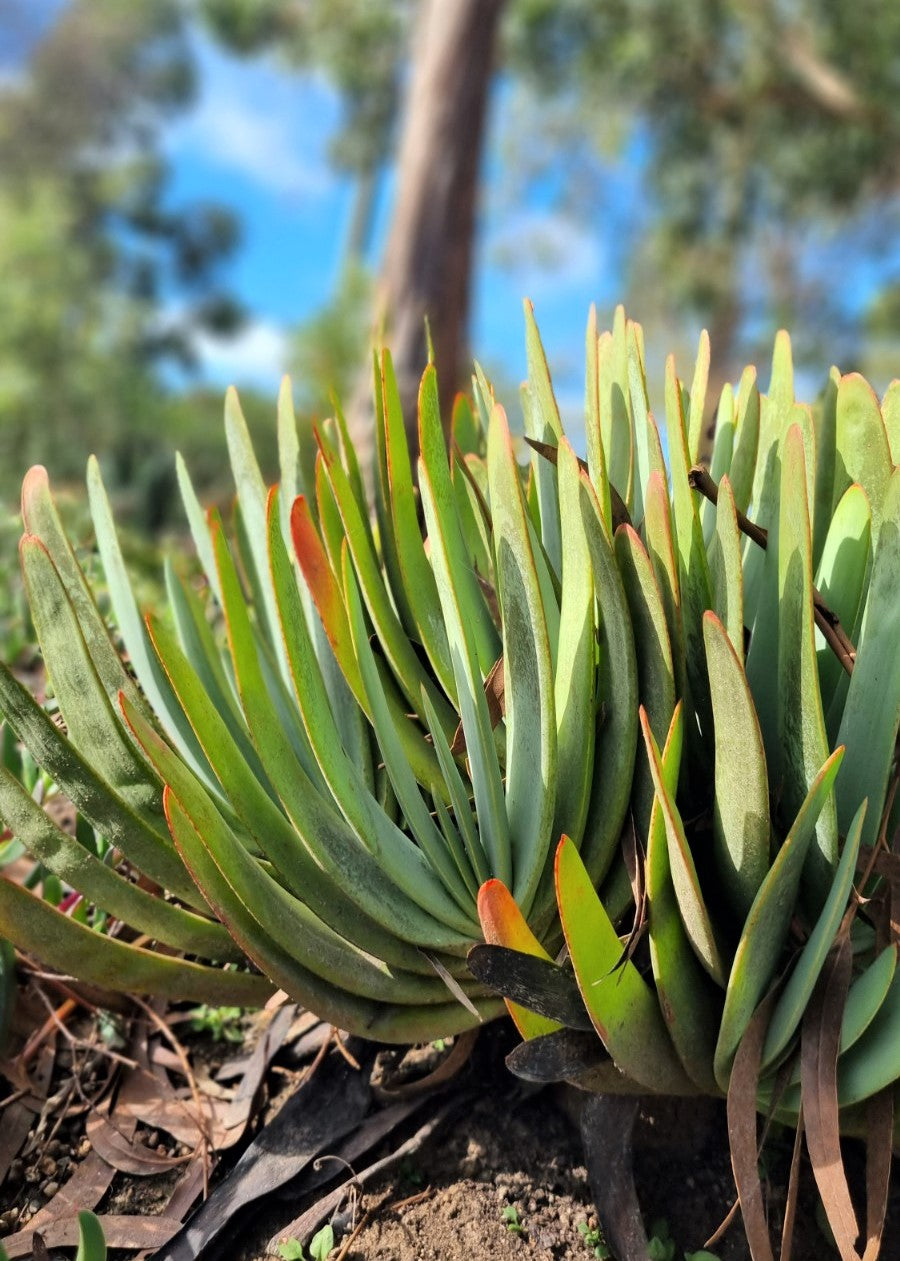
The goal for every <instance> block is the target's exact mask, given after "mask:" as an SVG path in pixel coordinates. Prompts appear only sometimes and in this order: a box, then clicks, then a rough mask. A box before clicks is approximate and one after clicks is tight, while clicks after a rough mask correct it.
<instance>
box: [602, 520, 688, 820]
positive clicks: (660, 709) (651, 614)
mask: <svg viewBox="0 0 900 1261" xmlns="http://www.w3.org/2000/svg"><path fill="white" fill-rule="evenodd" d="M615 553H616V561H617V562H618V566H619V573H620V574H621V575H622V586H623V587H624V590H625V598H626V600H627V601H628V609H629V612H630V614H631V626H632V630H633V632H634V647H635V656H636V659H637V671H638V697H639V699H640V703H641V705H643V707H644V709H645V710H646V712H647V715H648V717H649V720H650V726H651V728H652V730H653V732H654V734H655V735H656V737H657V740H664V739H665V735H666V732H667V731H668V729H669V723H670V722H671V721H672V714H673V712H674V709H675V676H674V672H673V667H672V650H671V647H670V645H669V633H668V630H667V628H666V615H665V610H664V608H663V603H662V597H661V596H660V594H659V587H658V586H657V585H656V577H655V575H654V573H653V566H652V564H651V562H650V557H649V556H648V555H647V552H646V550H645V549H644V545H643V543H642V542H641V540H640V536H639V535H638V534H637V533H636V531H635V530H633V529H632V528H631V526H628V525H624V526H619V528H618V530H617V531H616V536H615ZM653 798H654V792H653V780H652V778H651V776H650V773H649V769H648V767H647V763H646V762H645V761H644V759H643V758H638V760H637V764H636V766H635V771H634V785H633V788H632V797H631V799H632V808H633V810H634V812H635V819H636V822H637V826H638V834H639V835H640V836H642V837H643V836H646V835H647V832H648V830H649V827H650V812H651V810H652V808H653Z"/></svg>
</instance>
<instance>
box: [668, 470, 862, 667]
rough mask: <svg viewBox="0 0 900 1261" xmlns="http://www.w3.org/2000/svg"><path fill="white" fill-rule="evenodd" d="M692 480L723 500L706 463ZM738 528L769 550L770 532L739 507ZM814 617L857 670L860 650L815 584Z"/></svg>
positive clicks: (845, 664) (707, 495)
mask: <svg viewBox="0 0 900 1261" xmlns="http://www.w3.org/2000/svg"><path fill="white" fill-rule="evenodd" d="M688 482H689V484H690V486H691V489H692V490H696V491H698V492H699V493H700V494H701V495H702V496H703V498H704V499H708V500H709V502H710V503H711V504H712V505H713V506H715V505H716V504H717V503H718V501H719V487H718V485H717V484H716V482H715V481H714V480H713V478H712V477H711V476H710V474H709V472H708V471H707V470H706V469H705V468H704V467H703V465H702V464H695V465H694V466H693V468H691V469H690V470H689V472H688ZM735 516H736V518H737V524H738V529H739V530H740V531H741V533H742V534H746V536H747V538H748V539H752V541H753V542H754V543H756V544H757V545H758V546H759V547H761V548H762V549H763V551H765V550H766V547H767V546H768V542H769V535H768V531H767V530H764V529H763V528H762V526H760V525H757V524H756V522H755V521H751V520H750V518H749V517H748V516H746V515H745V513H743V512H741V510H740V509H739V508H735ZM812 593H813V616H814V618H815V620H816V626H818V628H819V630H820V631H821V632H822V637H823V639H824V640H825V642H826V643H827V644H828V646H829V648H830V649H831V650H832V652H833V653H834V655H835V656H836V657H837V659H838V661H839V662H840V663H841V665H842V666H843V667H844V669H845V670H846V671H847V673H848V674H852V673H853V666H854V664H855V662H856V649H855V647H854V646H853V643H852V641H851V639H850V637H849V635H848V634H847V632H846V631H845V630H844V628H843V626H842V625H841V619H840V618H839V617H838V615H837V613H835V612H834V610H833V609H830V608H829V607H828V605H827V604H826V603H825V601H824V600H823V598H822V595H821V592H820V591H819V590H818V588H816V587H813V589H812Z"/></svg>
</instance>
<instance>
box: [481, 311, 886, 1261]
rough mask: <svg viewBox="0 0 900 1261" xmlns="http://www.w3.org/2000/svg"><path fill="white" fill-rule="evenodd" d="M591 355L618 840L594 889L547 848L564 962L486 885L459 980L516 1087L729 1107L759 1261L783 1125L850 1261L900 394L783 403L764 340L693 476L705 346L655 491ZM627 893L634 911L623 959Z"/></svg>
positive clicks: (880, 949) (784, 387)
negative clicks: (610, 623) (763, 1149)
mask: <svg viewBox="0 0 900 1261" xmlns="http://www.w3.org/2000/svg"><path fill="white" fill-rule="evenodd" d="M598 358H599V368H600V372H599V379H600V383H601V385H600V389H601V402H600V406H599V408H595V409H593V411H592V408H591V407H590V406H589V408H588V417H589V427H588V457H589V458H588V472H587V473H586V474H584V473H583V474H582V478H581V483H580V488H579V494H580V497H581V507H582V513H583V518H584V521H585V523H586V528H588V529H590V528H591V527H592V525H593V522H594V520H595V517H596V515H597V514H596V502H597V500H599V501H600V502H601V503H602V502H603V500H604V496H605V494H606V480H607V478H609V479H610V481H611V482H612V484H614V485H617V486H618V487H619V488H620V489H621V490H622V491H623V498H624V500H625V505H626V507H627V508H628V510H629V512H630V514H631V522H625V523H623V524H621V525H619V526H618V528H616V530H615V533H614V535H613V536H612V537H607V539H606V544H607V546H608V548H609V550H610V551H611V554H612V556H613V557H614V559H615V567H614V568H609V569H608V570H604V568H603V565H602V564H601V563H599V562H600V558H599V556H598V554H597V551H596V549H594V551H593V552H592V557H593V562H594V563H593V574H594V581H595V590H596V596H597V600H598V603H599V605H600V608H601V617H602V616H603V615H604V612H603V611H604V610H605V609H606V608H607V607H609V606H613V607H618V604H619V602H620V593H619V588H620V587H621V588H622V589H623V590H624V593H625V599H626V602H627V606H628V621H629V630H628V634H629V637H630V640H631V643H632V644H633V654H634V661H635V667H634V668H635V669H636V673H637V679H638V685H637V691H638V697H639V701H640V709H639V722H640V746H641V751H640V753H639V755H638V762H637V766H636V768H635V773H634V777H633V786H632V792H631V803H630V819H631V822H632V825H633V826H632V827H631V828H628V829H626V832H625V835H624V836H623V855H624V861H623V862H622V863H619V864H617V865H616V866H615V867H614V869H613V871H614V875H613V876H612V878H610V879H608V880H607V884H606V886H605V887H601V888H600V890H599V892H598V891H597V890H596V889H595V886H594V881H593V879H592V877H591V874H590V873H589V872H588V871H586V870H585V868H584V865H583V863H582V861H581V859H580V857H579V854H578V849H577V846H575V845H573V844H572V843H570V841H569V840H568V838H565V837H563V839H562V840H561V841H560V843H559V846H558V849H557V853H556V890H557V897H558V905H559V912H560V918H561V922H562V927H563V930H564V934H565V944H566V952H565V954H566V959H565V962H564V963H561V964H557V963H555V962H553V961H552V959H551V958H550V955H549V953H548V952H547V951H546V949H544V948H543V944H542V943H541V942H539V941H538V939H537V938H536V937H535V936H534V935H533V934H532V933H531V931H530V929H529V928H528V927H527V925H526V924H525V922H524V921H523V919H522V917H521V916H520V914H519V912H518V908H517V907H516V904H515V900H514V898H513V897H511V896H510V894H509V892H508V890H507V889H506V888H505V887H504V886H503V885H502V883H500V882H497V881H494V882H491V883H489V884H486V885H485V886H484V887H483V889H482V891H481V895H480V909H481V914H482V922H483V925H484V928H485V936H486V940H487V941H488V942H489V943H493V944H492V945H487V946H482V947H478V948H476V949H475V951H474V952H473V954H472V956H471V966H472V969H473V971H474V972H475V973H476V975H478V976H480V977H482V979H485V980H487V981H490V982H491V983H493V984H494V985H495V987H496V988H498V989H499V990H500V991H501V992H503V993H505V994H506V995H507V998H508V1000H509V1003H510V1008H511V1010H512V1012H513V1015H514V1016H515V1018H516V1020H517V1023H518V1025H519V1028H520V1030H521V1031H522V1033H523V1034H524V1035H525V1037H526V1038H527V1039H529V1041H526V1042H525V1043H524V1044H523V1045H522V1046H521V1047H520V1048H518V1049H517V1051H515V1052H514V1053H513V1055H512V1056H511V1057H510V1063H511V1066H512V1067H513V1068H514V1070H516V1071H518V1072H520V1073H522V1074H523V1075H525V1076H529V1077H533V1078H537V1079H540V1080H548V1079H552V1078H556V1077H561V1078H566V1079H569V1080H572V1081H575V1082H576V1084H579V1085H581V1086H583V1087H585V1088H586V1089H589V1090H594V1091H601V1092H616V1093H622V1092H634V1093H661V1094H674V1095H680V1094H683V1095H693V1094H713V1095H715V1094H720V1095H725V1094H727V1095H728V1100H729V1113H730V1117H731V1122H732V1139H733V1144H735V1142H736V1137H735V1136H737V1135H740V1134H742V1133H743V1134H744V1135H746V1134H747V1133H751V1134H752V1135H753V1137H752V1138H750V1139H746V1140H745V1141H744V1149H743V1151H735V1170H736V1175H737V1178H738V1189H739V1192H740V1193H741V1195H742V1204H743V1206H744V1216H745V1221H746V1223H747V1226H748V1234H749V1235H750V1237H751V1243H752V1245H753V1247H754V1256H759V1257H762V1256H766V1255H769V1256H770V1255H771V1253H770V1252H769V1253H766V1251H765V1249H766V1248H767V1247H768V1235H767V1232H766V1229H765V1221H764V1219H763V1218H762V1217H761V1214H762V1208H761V1201H759V1200H757V1202H756V1203H755V1204H754V1203H752V1202H751V1201H753V1195H752V1187H751V1186H750V1185H749V1184H751V1183H752V1180H753V1178H755V1177H756V1138H755V1132H756V1131H755V1126H754V1125H751V1124H750V1122H749V1121H748V1117H747V1109H748V1107H749V1109H750V1117H751V1118H752V1114H753V1109H754V1107H756V1106H758V1107H759V1109H760V1110H761V1111H762V1112H764V1113H767V1114H770V1115H772V1116H774V1117H775V1118H776V1119H778V1120H782V1121H786V1122H788V1123H790V1124H794V1125H796V1124H797V1123H798V1118H799V1116H800V1112H801V1105H802V1111H803V1115H804V1118H805V1125H806V1130H807V1136H808V1137H807V1142H808V1146H809V1149H810V1154H811V1156H812V1160H813V1166H814V1169H815V1171H816V1175H817V1177H818V1178H819V1180H820V1185H821V1186H822V1189H823V1196H824V1198H825V1202H826V1207H827V1208H828V1212H829V1218H830V1220H831V1224H832V1228H833V1230H834V1233H835V1236H836V1238H837V1239H838V1242H839V1246H840V1248H841V1252H842V1256H844V1257H849V1256H852V1255H856V1254H855V1253H854V1252H853V1250H852V1249H853V1244H854V1241H855V1237H856V1235H857V1233H858V1231H857V1224H856V1220H855V1217H854V1214H853V1209H852V1204H851V1203H850V1200H849V1195H847V1194H846V1192H845V1188H844V1187H840V1188H839V1189H838V1193H835V1185H836V1184H835V1178H836V1174H835V1172H834V1171H835V1168H838V1169H839V1168H840V1149H839V1146H838V1132H839V1130H842V1131H844V1132H856V1133H870V1134H872V1135H873V1136H874V1135H875V1134H877V1135H878V1136H879V1142H880V1143H881V1145H882V1147H883V1146H884V1144H885V1143H886V1145H887V1148H888V1149H889V1147H890V1144H891V1141H892V1118H893V1097H894V1091H895V1089H896V1083H897V1081H898V1079H900V976H898V975H897V972H896V964H897V943H898V930H897V904H896V902H895V901H893V898H894V896H895V890H896V889H897V887H898V886H897V883H896V880H897V876H898V874H900V867H898V857H897V853H896V849H897V845H898V831H897V828H898V822H900V811H898V800H897V795H896V794H897V782H898V773H900V772H898V746H897V734H898V721H900V469H898V468H896V467H895V462H896V460H897V459H898V456H900V383H897V382H895V383H894V385H893V386H892V387H891V389H890V390H889V392H888V395H887V396H886V398H885V400H884V404H883V405H879V402H878V400H877V398H876V397H875V395H874V393H873V392H872V390H871V388H870V387H869V385H868V384H867V383H866V382H865V381H864V380H863V379H862V378H861V377H859V376H858V375H855V374H853V375H849V376H844V377H841V376H840V375H839V374H838V373H837V371H836V370H833V371H832V374H831V376H830V378H829V381H828V385H827V387H826V390H825V392H824V394H823V396H822V398H821V399H820V400H819V401H818V403H817V404H816V405H815V407H813V408H810V407H806V406H803V405H801V404H799V403H798V402H796V401H795V398H794V386H793V372H792V366H791V355H790V343H789V341H788V339H787V337H786V335H784V334H780V335H779V338H778V340H777V342H776V347H775V356H774V361H773V370H772V380H771V384H770V386H769V391H768V394H767V395H765V396H760V395H759V393H758V389H757V385H756V380H755V374H754V372H753V370H752V369H748V370H747V371H746V372H745V373H744V375H743V377H742V379H741V382H740V386H739V389H738V391H737V394H736V396H735V394H734V393H733V391H732V390H731V389H730V388H729V387H726V389H725V391H724V392H723V395H722V399H721V402H720V404H719V408H718V414H717V421H716V433H715V445H714V450H713V457H712V465H711V469H708V470H707V469H705V468H700V467H694V466H693V462H694V459H695V457H696V453H697V443H698V439H699V435H700V426H701V424H702V417H703V410H704V393H705V383H706V377H707V370H708V362H709V359H708V345H707V343H706V340H705V338H704V339H703V340H702V341H701V347H700V354H699V357H698V361H697V369H696V373H695V376H694V381H693V384H692V387H691V391H690V394H688V393H687V392H686V391H685V389H684V387H683V385H682V384H681V382H680V381H679V380H678V379H677V377H676V375H675V369H674V363H673V361H672V360H671V359H670V360H669V362H668V365H667V371H666V388H665V400H666V433H667V437H668V448H669V466H670V470H671V486H669V485H668V478H667V470H666V468H665V467H664V465H663V462H662V451H661V442H660V437H659V434H658V431H657V427H656V424H655V422H654V420H653V417H652V416H651V415H650V414H649V412H648V409H647V404H646V398H647V395H646V388H645V385H644V380H645V378H644V371H643V358H642V348H641V338H640V332H639V330H638V329H637V328H636V327H635V326H633V325H630V324H628V323H626V322H625V321H624V319H623V318H622V317H621V316H620V317H619V318H618V320H617V324H616V327H615V329H614V331H613V333H612V335H611V336H610V335H606V336H605V337H604V338H601V339H600V342H599V356H598ZM604 364H607V365H609V364H612V365H613V366H612V368H609V367H608V368H607V369H606V371H607V374H608V375H607V376H606V377H605V378H604ZM593 381H594V375H593V372H591V373H590V374H589V399H590V394H591V391H592V389H593ZM604 400H605V401H604ZM617 409H618V410H617ZM592 415H593V417H594V418H595V423H593V424H591V417H592ZM610 416H612V417H614V418H616V419H614V420H613V423H612V426H611V428H610V430H609V432H608V433H607V431H606V430H605V429H604V421H605V418H607V417H610ZM597 419H599V424H598V423H596V420H597ZM600 516H601V519H602V520H603V521H604V523H605V522H607V521H609V520H610V517H609V516H604V514H603V513H602V512H601V514H600ZM633 523H634V524H633ZM635 527H636V528H635ZM611 533H612V532H610V534H611ZM619 681H620V680H619V679H618V678H617V680H616V682H617V686H618V684H619ZM637 717H638V707H637V705H636V706H635V718H636V719H637ZM626 871H627V872H628V876H629V879H628V881H627V882H626V881H625V880H624V879H623V878H622V877H623V873H624V872H626ZM617 877H618V879H617ZM623 889H624V890H626V891H628V890H633V891H634V901H635V902H636V904H637V909H636V911H634V912H633V922H632V923H631V924H626V925H625V931H623V932H622V935H621V936H620V931H621V930H622V925H621V924H620V923H617V921H618V920H619V919H620V916H621V914H622V912H623V911H625V910H626V909H627V906H626V905H625V902H626V899H625V898H622V897H620V891H621V890H623ZM627 903H628V904H629V905H632V904H633V903H632V899H631V898H630V897H629V898H627ZM544 944H545V943H544ZM535 1013H536V1014H535ZM587 1030H593V1031H595V1032H596V1034H598V1035H599V1041H594V1042H592V1041H591V1038H590V1037H589V1036H588V1034H587V1032H586V1031H587ZM873 1098H876V1099H877V1101H878V1102H877V1106H876V1113H877V1115H878V1118H879V1120H878V1124H877V1125H875V1124H874V1123H873V1121H872V1116H873V1114H872V1112H871V1111H867V1107H866V1105H867V1101H871V1100H872V1099H873ZM897 1133H898V1130H896V1129H894V1130H893V1135H896V1134H897ZM748 1144H749V1146H748ZM836 1154H837V1155H836ZM880 1167H881V1168H882V1169H884V1167H885V1166H884V1162H883V1160H882V1162H881V1166H880ZM876 1181H877V1179H876ZM742 1184H743V1185H742ZM826 1190H827V1191H828V1194H827V1195H825V1194H824V1193H825V1192H826ZM882 1216H883V1213H882ZM875 1220H877V1212H876V1214H875ZM870 1242H871V1239H870ZM876 1251H877V1248H876ZM866 1255H867V1256H869V1255H875V1253H871V1254H870V1253H869V1252H867V1254H866Z"/></svg>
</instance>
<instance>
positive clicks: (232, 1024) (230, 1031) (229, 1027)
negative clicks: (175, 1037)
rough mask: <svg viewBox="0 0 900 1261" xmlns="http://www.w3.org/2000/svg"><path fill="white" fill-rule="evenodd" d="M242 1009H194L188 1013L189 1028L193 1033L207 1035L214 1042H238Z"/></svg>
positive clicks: (205, 1006) (240, 1033) (206, 1007)
mask: <svg viewBox="0 0 900 1261" xmlns="http://www.w3.org/2000/svg"><path fill="white" fill-rule="evenodd" d="M243 1014H244V1013H243V1009H242V1008H240V1007H209V1006H207V1004H206V1003H204V1004H203V1006H202V1007H195V1008H194V1010H193V1011H192V1012H191V1013H190V1016H191V1028H192V1029H193V1030H194V1032H195V1033H208V1034H209V1035H210V1037H211V1038H212V1040H213V1041H214V1042H240V1041H242V1040H243V1036H244V1035H243V1032H242V1031H241V1027H240V1020H241V1016H242V1015H243Z"/></svg>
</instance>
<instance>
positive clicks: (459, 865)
mask: <svg viewBox="0 0 900 1261" xmlns="http://www.w3.org/2000/svg"><path fill="white" fill-rule="evenodd" d="M344 582H345V589H346V595H347V608H348V612H349V615H350V629H351V633H352V635H353V640H354V648H355V651H356V656H357V660H358V661H359V665H360V670H361V672H362V676H363V683H364V685H365V688H366V692H367V695H368V698H369V704H370V706H371V710H372V718H373V723H374V727H375V735H376V738H377V740H378V747H379V749H380V751H381V756H382V759H383V761H384V764H385V768H386V770H387V772H388V774H389V775H390V777H391V783H392V785H393V788H394V792H395V793H396V795H397V801H398V802H399V804H400V809H401V810H402V811H403V816H404V819H405V820H406V823H407V826H408V827H409V830H410V831H411V832H412V834H413V837H414V838H415V840H416V842H417V844H418V847H419V848H418V850H415V848H414V847H413V846H412V845H410V843H409V840H408V839H407V838H406V837H403V838H402V842H401V844H403V843H405V846H406V847H408V848H409V850H410V851H411V852H410V853H409V858H408V861H409V864H410V866H412V865H413V864H414V863H415V862H417V861H421V858H422V855H424V857H425V859H426V860H427V863H428V865H429V866H430V868H431V870H432V872H434V874H435V875H437V876H438V877H439V879H440V881H441V883H442V884H443V886H444V888H445V889H446V890H447V892H448V893H449V894H450V897H451V898H452V899H453V901H454V902H455V903H456V905H457V907H459V908H460V910H461V911H462V913H463V919H462V922H463V923H466V921H467V920H470V922H471V928H472V931H473V933H477V926H476V923H475V920H474V917H473V916H472V909H473V907H474V901H475V898H476V897H477V895H478V884H477V882H476V879H475V876H474V873H473V872H472V869H471V867H470V866H469V863H468V860H467V858H466V855H465V851H464V850H463V848H462V845H461V844H460V845H459V847H458V848H455V849H454V850H453V851H452V853H451V852H448V849H447V846H446V845H445V841H444V837H443V836H442V835H441V832H440V830H439V828H438V826H437V825H436V824H435V822H434V820H433V819H432V817H431V812H430V810H429V809H428V806H427V805H426V804H425V801H424V800H423V798H422V794H421V793H420V791H419V787H418V785H417V784H416V780H415V776H414V775H413V773H412V769H411V768H410V765H409V763H408V762H407V761H406V759H405V757H404V756H403V748H402V745H401V743H400V739H399V736H398V735H397V731H396V729H395V727H394V723H393V719H392V718H391V715H390V712H389V710H388V705H387V700H386V699H385V695H384V690H383V688H382V686H381V679H380V677H379V674H378V668H377V666H376V664H375V658H374V656H373V654H372V649H371V647H370V646H369V639H368V631H367V628H366V624H365V621H364V619H363V613H362V605H361V603H360V598H359V589H358V587H357V585H356V580H355V578H354V576H353V572H352V570H351V568H350V566H349V564H348V565H347V566H345V570H344ZM356 796H357V798H359V797H360V796H361V789H357V792H356ZM343 799H344V798H343V796H342V797H341V798H340V799H339V800H343ZM373 808H374V809H377V803H376V804H375V806H374V807H373ZM345 814H347V817H348V820H349V821H350V822H351V825H352V824H353V818H352V817H351V815H350V814H349V813H348V811H347V810H345ZM370 818H371V815H370ZM370 826H371V830H373V831H376V832H379V831H383V830H384V829H385V828H392V829H395V830H396V831H397V835H398V837H399V836H401V835H402V834H400V833H399V829H396V826H395V825H394V824H393V823H392V822H391V821H390V820H389V819H387V818H386V817H385V818H384V821H382V820H381V819H380V818H379V821H378V822H377V823H373V824H371V825H370ZM387 844H390V842H389V841H387V840H386V839H385V840H382V846H384V847H386V846H387ZM451 913H452V912H451ZM454 920H456V921H459V916H458V915H454Z"/></svg>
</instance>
